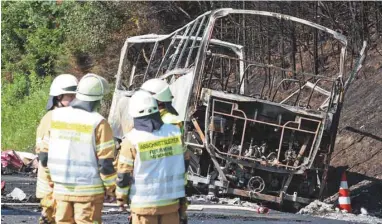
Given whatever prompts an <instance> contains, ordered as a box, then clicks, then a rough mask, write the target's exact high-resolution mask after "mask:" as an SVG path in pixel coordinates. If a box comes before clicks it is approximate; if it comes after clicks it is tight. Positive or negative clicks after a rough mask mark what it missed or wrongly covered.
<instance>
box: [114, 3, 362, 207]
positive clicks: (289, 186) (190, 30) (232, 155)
mask: <svg viewBox="0 0 382 224" xmlns="http://www.w3.org/2000/svg"><path fill="white" fill-rule="evenodd" d="M312 43H315V44H312ZM317 46H318V47H317ZM365 47H366V43H364V46H363V48H362V50H361V51H360V55H359V58H357V60H355V63H351V64H353V65H354V66H352V68H349V64H350V63H348V61H349V60H352V59H351V58H349V57H348V56H347V55H346V51H347V48H348V46H347V40H346V37H345V36H343V35H342V34H340V33H337V32H335V31H333V30H330V29H328V28H326V27H323V26H321V25H318V24H315V23H312V22H309V21H306V20H303V19H299V18H296V17H291V16H287V15H282V14H278V13H272V12H265V11H254V10H235V9H219V10H215V11H211V12H206V13H204V14H203V15H200V16H199V17H197V18H196V19H195V20H193V21H192V22H190V23H188V24H187V25H185V26H184V27H182V28H180V29H178V30H176V31H174V32H172V33H171V34H168V35H156V34H149V35H143V36H136V37H131V38H128V39H127V40H126V42H125V44H124V46H123V48H122V52H121V57H120V64H119V68H118V74H117V76H116V89H115V92H114V96H113V103H112V106H111V110H110V115H109V121H110V123H111V124H112V127H113V129H114V130H115V132H116V133H119V132H120V131H118V130H119V129H120V128H121V127H120V126H121V123H123V122H121V119H124V118H121V116H119V114H120V111H118V110H119V109H118V108H123V107H126V106H127V105H128V97H129V95H131V93H132V92H133V91H134V90H135V89H137V88H139V86H140V85H141V84H142V83H143V82H144V81H145V80H147V79H150V78H155V77H157V78H162V79H166V80H167V81H168V83H170V85H171V90H172V92H173V94H174V102H173V105H174V107H175V108H176V109H177V111H178V112H179V118H180V119H182V120H184V129H185V130H184V141H185V145H186V147H187V148H188V149H189V150H190V151H191V152H192V153H191V154H192V159H191V164H190V169H189V171H188V180H189V185H190V186H193V187H195V188H197V189H198V191H200V192H205V193H208V194H211V195H238V196H243V197H248V198H250V199H257V200H263V201H269V202H275V203H279V204H281V203H282V202H283V201H284V200H289V201H294V202H298V203H302V204H306V203H309V202H310V201H311V200H312V199H317V198H320V197H322V195H323V192H324V189H325V185H326V181H327V180H326V174H327V171H328V167H329V161H330V156H331V153H332V151H333V147H334V142H335V138H336V133H337V128H338V123H339V118H340V113H341V108H342V104H343V102H344V94H345V92H346V90H347V89H348V87H349V85H350V83H351V82H352V80H353V78H354V76H355V75H356V73H357V72H358V71H359V69H360V68H361V67H362V63H363V60H364V58H365V55H364V50H365ZM126 119H127V118H126ZM117 135H118V134H117ZM121 135H122V134H119V136H117V137H121Z"/></svg>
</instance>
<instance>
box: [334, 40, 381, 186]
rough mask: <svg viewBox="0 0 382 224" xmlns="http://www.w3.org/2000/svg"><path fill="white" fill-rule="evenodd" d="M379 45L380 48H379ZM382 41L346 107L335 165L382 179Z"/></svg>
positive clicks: (369, 53) (372, 51) (349, 95)
mask: <svg viewBox="0 0 382 224" xmlns="http://www.w3.org/2000/svg"><path fill="white" fill-rule="evenodd" d="M378 49H379V52H378ZM381 161H382V44H378V46H377V47H375V48H374V49H372V50H370V51H369V52H368V56H367V58H366V62H365V65H364V68H363V69H362V71H361V72H360V73H359V74H358V77H357V79H356V80H354V82H353V84H352V85H351V86H350V88H349V90H348V92H347V94H346V96H345V104H344V107H343V110H342V115H341V122H340V128H339V132H338V135H337V141H336V147H335V150H334V153H333V155H332V160H331V165H332V166H334V167H339V166H342V167H347V170H348V171H350V172H355V173H359V174H362V175H365V176H367V177H372V178H376V179H380V180H382V163H381Z"/></svg>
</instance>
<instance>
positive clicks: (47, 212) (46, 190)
mask: <svg viewBox="0 0 382 224" xmlns="http://www.w3.org/2000/svg"><path fill="white" fill-rule="evenodd" d="M77 84H78V80H77V78H76V77H75V76H73V75H70V74H62V75H59V76H57V77H56V78H55V79H54V80H53V82H52V84H51V86H50V91H49V99H48V103H47V105H46V110H47V111H48V112H47V114H46V115H45V116H44V117H43V118H42V119H41V122H40V124H39V126H38V128H37V131H36V154H37V155H38V154H39V153H40V144H41V140H42V133H44V132H45V130H46V128H47V118H48V117H49V116H51V115H50V114H51V113H52V110H54V109H55V108H60V107H67V106H69V103H70V102H71V101H72V100H73V99H74V97H75V93H76V89H77ZM52 190H53V189H52V188H51V187H50V186H49V182H48V178H47V175H46V172H45V169H44V168H43V167H42V166H41V163H39V167H38V172H37V184H36V197H37V198H39V199H41V202H40V205H41V208H42V211H41V217H40V220H39V223H41V224H44V223H54V210H55V202H54V200H53V192H52Z"/></svg>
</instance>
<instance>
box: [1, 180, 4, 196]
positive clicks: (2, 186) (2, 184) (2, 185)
mask: <svg viewBox="0 0 382 224" xmlns="http://www.w3.org/2000/svg"><path fill="white" fill-rule="evenodd" d="M4 189H5V181H1V194H3V192H4Z"/></svg>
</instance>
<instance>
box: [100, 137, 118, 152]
mask: <svg viewBox="0 0 382 224" xmlns="http://www.w3.org/2000/svg"><path fill="white" fill-rule="evenodd" d="M112 146H114V140H111V141H108V142H104V143H102V144H99V145H97V151H100V150H104V149H107V148H110V147H112Z"/></svg>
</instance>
